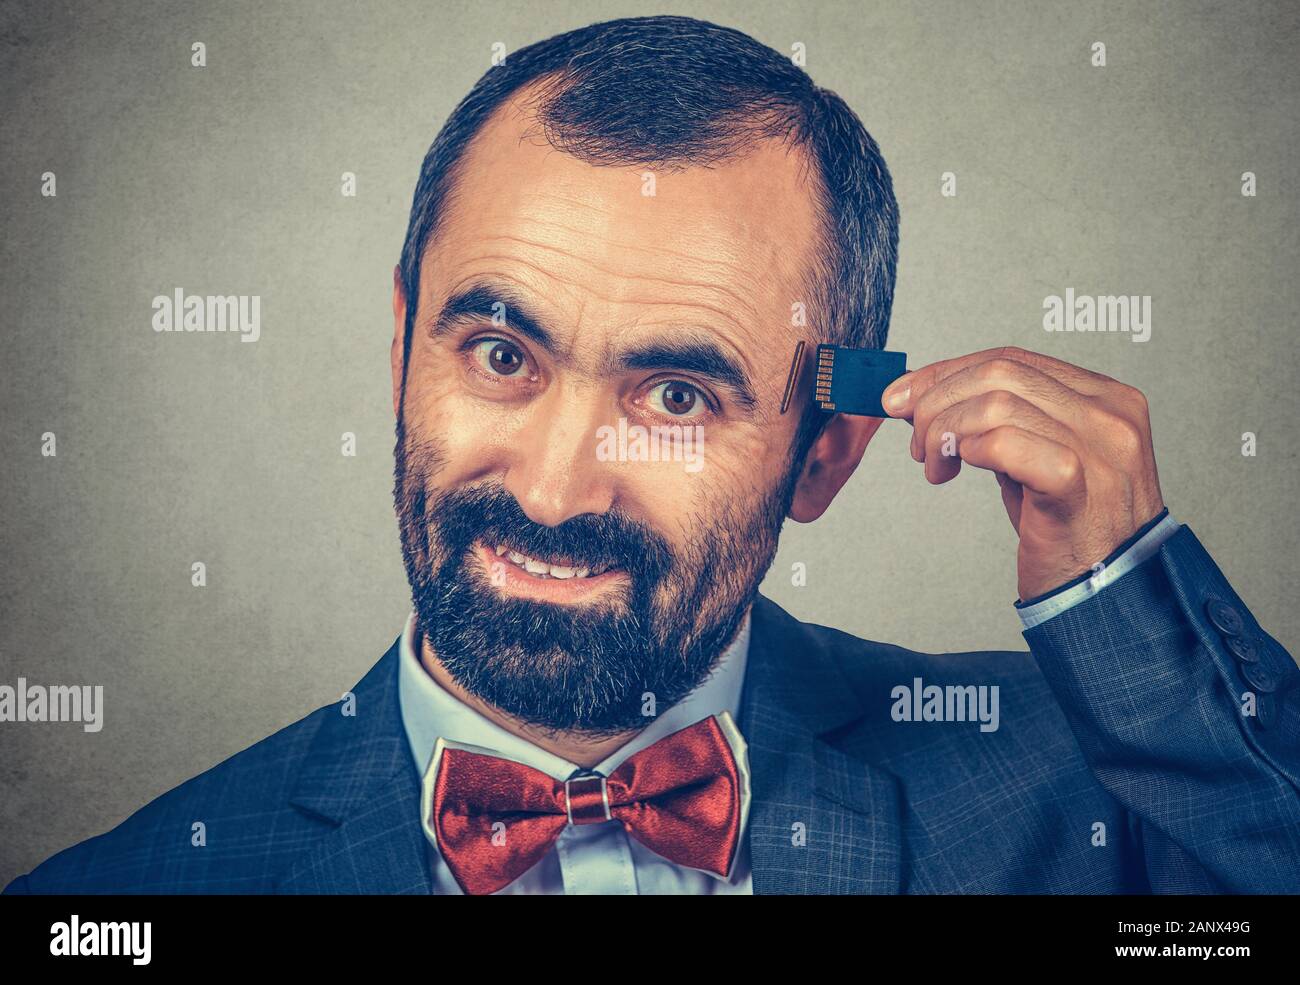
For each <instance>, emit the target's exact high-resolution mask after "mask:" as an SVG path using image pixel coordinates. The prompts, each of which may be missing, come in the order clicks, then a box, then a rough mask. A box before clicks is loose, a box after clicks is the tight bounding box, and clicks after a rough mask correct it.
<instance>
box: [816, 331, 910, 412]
mask: <svg viewBox="0 0 1300 985" xmlns="http://www.w3.org/2000/svg"><path fill="white" fill-rule="evenodd" d="M906 372H907V353H905V352H886V351H885V350H883V349H845V348H843V347H842V346H838V345H819V346H817V378H816V389H815V391H814V393H813V399H814V400H816V401H817V404H818V406H820V407H821V409H822V410H824V411H830V412H832V413H837V414H860V415H863V416H866V417H888V416H889V415H888V414H886V413H885V408H884V407H882V406H881V404H880V398H881V397H882V396H883V395H884V393H885V388H886V387H888V386H889V384H891V383H893V382H894V380H896V379H898V378H899V377H900V376H902V375H903V374H904V373H906Z"/></svg>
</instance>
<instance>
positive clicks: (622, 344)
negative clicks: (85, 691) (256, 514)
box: [7, 17, 1300, 894]
mask: <svg viewBox="0 0 1300 985" xmlns="http://www.w3.org/2000/svg"><path fill="white" fill-rule="evenodd" d="M897 222H898V214H897V206H896V203H895V200H894V196H893V192H892V188H891V183H890V178H889V173H888V170H887V169H886V167H885V164H884V161H883V160H882V159H881V157H880V154H879V151H878V149H877V147H876V145H875V143H874V141H873V140H872V139H871V137H870V136H869V135H868V134H867V133H866V131H865V130H864V129H863V128H862V125H861V123H860V122H859V121H858V120H857V118H856V117H855V116H854V115H853V114H852V113H851V112H850V111H849V110H848V108H847V107H846V106H845V105H844V104H843V102H842V101H841V100H839V99H838V97H836V96H835V95H834V94H832V93H830V92H827V91H825V90H820V89H817V88H816V87H815V86H813V84H812V83H811V82H810V80H809V79H808V78H807V76H806V75H805V74H804V73H803V72H802V71H800V70H799V69H797V68H796V67H794V66H793V65H791V64H790V62H789V61H788V60H787V59H784V58H782V57H781V56H780V55H778V54H777V53H775V52H773V51H771V50H769V49H767V48H765V47H763V46H761V45H759V44H757V43H756V42H754V41H753V40H752V39H750V38H748V37H746V36H745V35H743V34H740V33H739V32H735V31H732V30H729V29H724V28H720V27H717V26H715V25H711V24H707V23H704V22H700V21H695V20H690V19H686V18H677V17H652V18H635V19H630V20H622V21H613V22H609V23H606V24H598V25H594V26H592V27H588V28H585V29H582V30H578V31H573V32H570V33H568V34H565V35H561V36H559V37H555V38H551V39H548V40H545V41H542V42H539V43H538V44H535V45H532V46H530V47H528V48H525V49H523V50H521V51H519V52H515V53H511V54H510V55H509V56H508V58H507V60H506V62H505V63H504V64H502V65H500V66H497V67H494V68H492V69H491V70H490V71H488V73H487V74H486V75H485V76H484V77H483V79H481V80H480V81H479V83H478V84H477V85H476V86H475V88H474V90H473V91H472V92H471V94H470V95H469V96H468V97H467V98H466V99H465V100H464V101H463V102H462V103H461V104H460V105H459V106H458V107H457V109H456V111H455V113H454V114H453V115H452V116H451V118H450V119H449V120H448V121H447V123H446V125H445V126H444V127H443V130H442V132H441V133H440V134H439V136H438V138H437V140H436V141H435V142H434V144H433V146H432V148H431V149H430V152H429V154H428V156H427V157H426V159H425V162H424V167H423V169H422V172H421V175H420V180H419V184H418V186H417V189H416V193H415V200H414V204H413V207H412V211H411V219H410V226H409V229H408V234H407V240H406V244H405V247H404V249H403V251H402V256H401V263H400V264H399V266H398V267H397V269H396V271H395V273H394V291H393V311H394V326H395V331H394V337H393V342H392V350H391V351H392V375H393V409H394V412H395V414H396V419H397V447H396V469H395V473H396V483H395V501H396V507H397V514H398V518H399V524H400V529H401V537H402V546H403V553H404V557H405V563H406V570H407V574H408V577H409V580H410V583H411V588H412V596H413V600H414V607H413V612H412V613H411V616H410V618H409V619H408V621H407V623H406V625H405V627H404V629H403V631H402V634H401V636H400V637H399V638H398V640H397V641H396V642H395V643H394V645H393V646H392V647H391V648H390V649H389V651H388V652H387V653H386V654H385V655H384V656H383V658H382V659H381V660H380V661H379V662H378V663H377V664H376V665H375V666H374V667H373V668H372V669H371V671H370V672H369V673H368V674H367V675H366V676H365V677H364V678H363V679H362V680H361V681H360V682H359V683H358V684H357V685H356V686H355V687H354V688H353V689H352V691H350V692H349V693H348V694H346V695H345V696H344V700H343V701H341V702H340V703H339V704H338V705H330V706H327V707H324V708H321V709H318V710H317V711H316V712H314V713H313V714H311V715H309V716H307V717H306V718H304V719H302V720H301V721H299V722H296V723H294V724H293V725H290V726H289V727H287V728H285V729H283V730H282V731H280V732H278V733H276V734H275V735H272V736H270V737H269V738H267V739H265V740H263V741H262V742H259V743H257V744H255V745H253V746H251V747H250V748H248V749H246V750H244V751H243V752H241V753H239V754H237V755H235V756H233V757H231V758H230V759H228V760H227V761H225V762H223V763H221V764H219V765H218V766H216V767H214V768H212V769H210V770H208V771H207V772H206V773H203V774H201V775H199V776H197V777H194V778H193V779H191V780H189V781H188V782H186V783H184V784H182V785H181V786H179V787H177V788H176V789H174V790H172V791H170V792H168V793H166V794H164V795H163V796H161V797H159V798H158V799H157V800H155V801H153V802H152V803H150V804H148V805H147V806H145V807H144V808H142V809H141V810H140V811H138V812H137V813H135V814H133V815H132V816H131V817H130V818H128V819H127V820H126V821H124V822H123V823H122V824H120V825H119V826H118V827H116V828H114V829H113V830H111V831H109V832H107V833H105V834H102V835H100V836H98V837H96V838H91V839H89V840H88V841H85V842H83V843H81V844H79V845H76V846H73V847H72V848H69V849H67V850H66V851H64V852H61V853H59V854H58V855H56V856H54V857H53V858H51V859H49V860H47V861H46V862H45V863H43V864H42V865H40V866H38V867H37V868H36V869H35V870H34V871H33V872H31V873H30V874H28V875H26V876H22V877H20V878H19V879H17V880H15V882H13V883H12V884H11V885H10V886H9V888H8V890H7V891H8V892H29V893H46V892H174V893H181V892H247V893H269V892H278V893H302V892H308V893H320V892H326V893H336V892H337V893H357V892H364V893H430V892H433V893H451V894H454V893H462V892H466V893H492V892H500V893H560V892H564V893H592V892H595V893H629V892H632V893H636V892H639V893H740V894H745V893H779V892H799V893H803V892H830V893H867V892H871V893H899V892H910V893H950V892H1012V893H1014V892H1067V893H1098V892H1148V891H1154V892H1257V891H1292V892H1294V891H1297V890H1300V790H1298V789H1297V788H1298V787H1300V700H1298V699H1297V690H1296V688H1295V687H1294V685H1295V684H1296V681H1297V678H1298V677H1300V672H1297V668H1296V666H1295V664H1294V662H1293V661H1292V659H1291V658H1290V656H1289V654H1287V652H1286V651H1285V650H1284V649H1283V648H1282V647H1281V646H1280V645H1279V644H1278V643H1277V642H1276V641H1275V640H1273V639H1272V638H1271V637H1270V636H1268V634H1266V633H1265V632H1264V631H1263V630H1262V629H1261V628H1260V626H1259V625H1258V624H1257V623H1256V622H1255V620H1254V618H1253V617H1252V616H1251V614H1250V612H1249V610H1248V609H1247V608H1246V606H1245V604H1244V603H1243V602H1242V601H1241V599H1240V598H1238V597H1237V595H1236V594H1235V592H1234V591H1233V590H1232V588H1231V586H1230V585H1229V584H1228V582H1227V581H1226V580H1225V578H1224V577H1223V575H1222V574H1221V572H1220V571H1219V569H1218V567H1217V566H1216V565H1215V563H1214V561H1213V560H1212V559H1211V558H1210V557H1209V555H1208V554H1207V553H1206V552H1205V550H1204V549H1203V548H1202V547H1201V545H1200V543H1199V542H1198V541H1197V539H1196V538H1195V536H1193V534H1192V532H1191V531H1190V530H1189V529H1188V528H1187V527H1185V526H1179V525H1178V524H1177V523H1176V522H1175V520H1174V519H1173V518H1172V517H1171V516H1170V515H1169V514H1168V511H1167V510H1166V509H1165V506H1164V502H1163V499H1162V494H1161V490H1160V486H1159V482H1158V479H1157V473H1156V466H1155V461H1154V456H1153V451H1152V442H1151V435H1150V428H1149V419H1148V414H1147V408H1146V403H1145V400H1144V399H1143V397H1142V395H1141V394H1140V393H1139V392H1138V391H1137V390H1135V389H1133V388H1131V387H1129V386H1126V385H1124V384H1121V383H1119V382H1117V381H1115V380H1112V379H1110V378H1108V377H1104V376H1100V375H1098V374H1096V373H1092V372H1089V371H1087V370H1085V369H1081V368H1079V367H1077V366H1073V365H1069V364H1067V363H1064V362H1061V361H1059V360H1056V359H1052V358H1049V357H1046V356H1041V355H1037V354H1034V353H1031V352H1025V351H1022V350H1019V349H1003V350H996V351H989V352H978V353H974V354H970V355H965V356H961V357H959V358H954V359H949V360H944V361H942V362H938V363H935V364H932V365H929V366H925V367H922V368H920V369H917V370H916V371H914V372H912V373H909V374H907V375H906V376H904V377H902V378H901V379H899V380H898V381H896V382H895V383H894V384H893V385H892V386H891V388H890V389H889V391H887V393H886V395H885V401H884V406H885V409H886V410H887V411H888V412H889V413H890V415H891V416H893V417H895V418H898V419H901V420H905V421H908V422H910V424H911V427H912V429H913V437H912V454H913V457H914V458H915V459H916V460H917V462H919V463H923V468H924V474H925V477H926V479H927V480H928V481H930V482H931V483H940V482H946V481H948V480H950V479H952V478H953V477H954V476H955V475H956V474H957V472H958V470H959V469H960V467H961V465H962V464H963V463H964V464H966V465H969V466H972V467H975V468H979V469H987V470H990V471H992V472H994V473H995V475H996V476H997V478H998V482H999V485H1000V487H1001V494H1002V499H1003V503H1004V505H1005V507H1006V510H1007V513H1008V516H1009V517H1010V520H1011V522H1012V524H1013V526H1014V527H1015V529H1016V532H1017V534H1018V536H1019V541H1020V546H1019V552H1018V556H1017V561H1016V563H1017V570H1018V577H1019V594H1020V600H1021V601H1020V602H1019V603H1018V608H1019V612H1020V615H1021V617H1022V618H1023V619H1024V623H1025V637H1026V639H1027V641H1028V643H1029V647H1030V652H1029V653H1017V652H971V653H963V654H950V655H939V656H936V655H929V654H921V653H914V652H911V651H908V650H904V649H901V648H899V647H896V646H889V645H883V644H878V643H870V642H866V641H863V640H858V639H856V638H854V637H851V636H848V635H846V634H844V633H841V632H838V631H836V630H833V629H828V628H823V627H819V626H812V625H807V624H804V623H800V622H798V621H796V620H795V619H793V618H791V617H790V616H789V615H787V614H786V613H785V612H783V611H782V610H781V609H779V608H778V607H777V606H776V605H775V604H774V603H772V602H771V601H770V600H768V599H766V598H765V597H763V596H762V595H760V594H758V586H759V584H760V582H761V580H762V578H763V576H764V574H765V572H766V571H767V569H768V567H769V565H770V564H771V561H772V559H773V557H774V554H775V551H776V547H777V539H778V535H779V532H780V529H781V525H782V523H783V521H784V518H785V517H787V516H788V517H792V518H793V519H795V520H797V521H799V522H802V523H807V522H811V521H813V520H815V519H817V518H818V517H819V516H820V515H821V514H822V513H823V512H824V511H825V510H826V509H827V507H828V506H829V504H830V502H831V500H832V499H833V498H834V496H835V495H836V493H837V492H838V491H839V490H840V489H841V488H842V487H843V485H844V483H845V482H846V481H847V480H848V478H849V476H850V475H851V474H852V473H853V471H854V469H855V468H856V467H857V466H858V463H859V461H860V460H861V459H862V456H863V454H864V451H865V449H866V446H867V444H868V442H869V441H870V439H871V438H872V436H873V435H874V434H875V433H876V430H877V429H878V428H879V426H880V425H881V423H882V420H883V419H882V418H879V417H855V416H849V415H845V414H826V413H823V412H822V411H821V410H819V409H817V407H816V405H815V404H814V403H813V402H812V400H811V395H810V390H811V382H810V380H809V379H808V376H807V374H803V376H802V377H800V379H799V380H798V385H797V388H796V391H795V404H794V405H795V406H796V407H797V408H799V409H798V410H797V412H796V413H791V414H786V415H783V414H782V413H781V411H780V405H781V402H782V394H783V388H784V384H785V381H786V376H787V372H788V370H789V365H790V357H791V353H792V352H793V346H794V342H795V341H796V340H805V341H810V342H833V343H835V344H838V345H842V346H847V347H856V348H876V349H879V348H883V347H884V344H885V338H886V329H887V326H888V320H889V311H890V306H891V303H892V294H893V284H894V270H895V258H896V244H897ZM805 317H806V321H805V320H804V318H805ZM636 428H640V429H642V430H639V431H636V430H633V429H636ZM616 434H617V435H621V436H623V437H620V438H619V440H618V441H613V440H611V436H612V435H616ZM629 434H632V435H637V436H639V437H638V438H637V439H636V440H634V441H631V442H629V441H627V440H625V438H626V436H627V435H629ZM647 435H649V436H652V437H654V438H655V439H656V440H658V441H659V444H657V445H655V450H656V451H657V452H662V454H653V455H650V454H644V453H643V452H645V451H647V450H649V447H650V446H649V445H648V444H645V443H644V441H642V444H640V445H637V440H642V439H644V438H645V436H647ZM702 439H703V440H704V443H703V444H702V445H701V444H699V442H700V440H702ZM688 444H689V447H687V446H688ZM633 447H637V448H638V449H639V450H638V451H636V452H633V451H631V449H632V448H633ZM693 454H698V457H697V459H696V461H697V462H698V464H699V465H700V467H698V468H695V469H691V468H686V467H683V461H684V460H689V459H690V457H691V455H693ZM967 712H969V714H966V713H967ZM954 714H956V716H957V717H959V718H964V719H965V721H958V722H953V721H951V720H950V719H951V718H952V717H953V715H954ZM914 718H915V719H919V720H920V721H921V722H935V724H931V725H924V724H917V723H916V722H915V721H913V719H914ZM198 822H201V824H202V826H203V831H204V838H203V839H201V841H202V844H197V843H196V838H195V836H194V831H195V825H196V823H198Z"/></svg>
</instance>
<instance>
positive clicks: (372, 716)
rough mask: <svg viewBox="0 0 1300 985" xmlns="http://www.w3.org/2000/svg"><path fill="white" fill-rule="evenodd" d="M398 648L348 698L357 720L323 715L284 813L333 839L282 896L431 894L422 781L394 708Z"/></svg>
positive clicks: (293, 873) (286, 883)
mask: <svg viewBox="0 0 1300 985" xmlns="http://www.w3.org/2000/svg"><path fill="white" fill-rule="evenodd" d="M398 652H399V651H398V644H397V642H394V644H393V645H392V647H390V648H389V650H388V652H387V653H385V654H384V656H383V657H382V658H381V659H380V660H379V662H378V663H376V664H375V666H374V667H373V668H371V670H370V672H369V673H368V674H366V676H365V677H364V678H362V680H361V681H360V682H359V683H358V684H357V686H356V687H355V688H354V689H353V692H352V693H353V694H354V695H355V696H356V703H355V712H356V714H355V715H345V714H343V710H344V707H343V705H342V704H340V705H339V706H337V707H335V708H327V709H325V710H324V711H323V712H321V714H322V716H323V717H322V721H321V725H320V729H319V731H317V733H316V736H315V738H314V739H313V740H312V744H311V747H310V749H309V750H308V752H307V756H306V758H305V760H304V763H303V767H302V770H301V771H300V772H299V775H298V780H297V783H296V784H295V786H294V790H293V793H292V795H291V797H290V803H291V804H292V805H293V806H294V807H295V808H296V809H298V810H299V811H302V812H304V813H306V814H308V815H310V816H312V817H314V818H316V819H318V820H320V821H322V822H323V823H325V824H327V825H329V827H330V829H329V830H328V831H326V832H325V834H324V835H323V836H322V837H321V838H320V839H319V840H317V841H316V842H314V843H313V844H312V845H311V847H310V848H309V849H308V850H307V852H306V853H305V854H304V855H303V856H302V857H301V858H300V859H298V861H297V862H296V863H295V864H294V866H293V867H292V868H291V869H290V870H289V872H288V873H287V874H286V875H285V877H284V878H283V879H281V880H280V882H279V883H278V884H277V886H276V892H280V893H317V894H322V893H375V894H381V893H382V894H391V893H425V894H427V893H430V892H432V889H433V887H432V880H431V877H430V871H429V859H428V855H427V846H426V844H425V840H424V832H423V831H422V830H421V828H420V777H419V776H418V774H417V773H416V770H415V763H414V761H413V760H412V758H411V752H410V747H409V746H408V744H407V740H406V732H405V729H404V728H403V726H402V715H401V708H400V705H399V703H398V699H397V669H398Z"/></svg>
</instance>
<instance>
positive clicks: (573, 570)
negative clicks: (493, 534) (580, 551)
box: [493, 544, 609, 578]
mask: <svg viewBox="0 0 1300 985" xmlns="http://www.w3.org/2000/svg"><path fill="white" fill-rule="evenodd" d="M493 550H494V551H495V553H496V556H497V557H501V556H502V555H505V556H506V557H507V558H509V559H510V561H511V562H512V563H514V564H517V565H518V566H519V567H521V568H523V569H524V570H525V571H527V572H528V573H529V574H533V575H538V576H540V577H542V578H587V577H589V576H590V575H592V574H600V573H601V572H602V571H605V570H607V569H608V567H609V566H608V565H603V566H600V567H596V568H591V567H581V568H578V567H571V566H569V565H563V564H547V563H546V562H545V561H539V560H537V558H533V557H529V556H528V555H527V554H520V553H519V552H518V551H512V550H511V549H510V548H508V547H506V545H505V544H498V545H497V546H496V547H494V548H493Z"/></svg>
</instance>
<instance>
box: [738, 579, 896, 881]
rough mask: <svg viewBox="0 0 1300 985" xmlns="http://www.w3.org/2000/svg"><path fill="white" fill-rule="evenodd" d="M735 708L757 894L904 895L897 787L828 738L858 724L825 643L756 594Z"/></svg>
mask: <svg viewBox="0 0 1300 985" xmlns="http://www.w3.org/2000/svg"><path fill="white" fill-rule="evenodd" d="M752 618H753V630H752V635H751V638H750V653H749V659H748V662H747V670H746V680H745V692H744V696H743V698H742V701H741V707H742V712H741V714H742V718H741V721H740V723H739V724H740V730H741V733H742V734H743V735H744V736H745V740H746V742H747V743H748V744H749V756H750V772H751V801H750V820H749V834H748V838H749V852H750V866H751V870H752V873H753V888H754V893H755V894H766V893H808V894H811V893H898V892H900V891H902V886H901V871H902V858H901V856H902V844H903V842H902V823H901V814H900V811H901V804H902V797H901V794H900V791H899V788H898V784H897V780H896V779H895V778H894V777H893V776H892V775H890V774H889V773H887V772H885V771H884V770H882V769H879V768H876V767H873V766H871V765H870V764H869V763H867V762H864V761H862V760H860V759H858V758H855V757H853V756H849V755H846V754H845V753H844V752H842V751H840V750H839V749H838V748H836V747H835V746H834V745H833V744H832V743H831V741H829V739H830V738H832V737H831V736H830V733H832V732H834V730H836V729H837V728H840V727H842V726H844V725H847V724H849V723H850V722H852V721H854V720H856V719H858V718H861V717H862V713H863V712H862V708H861V707H860V705H859V703H858V701H857V699H856V698H855V697H854V690H853V688H852V686H851V682H850V681H849V680H848V679H847V677H846V676H845V675H844V672H843V671H842V670H840V668H839V666H838V664H837V662H836V659H835V656H834V654H833V653H831V652H830V651H829V649H828V648H827V645H826V643H824V642H823V640H822V639H821V638H819V637H818V636H816V635H814V634H813V633H812V632H811V631H810V630H809V629H808V627H806V626H804V625H803V624H802V623H800V622H798V621H797V620H795V619H794V618H792V617H791V616H790V615H789V614H788V613H786V612H785V611H784V610H782V609H781V608H780V607H779V606H777V605H776V603H774V602H772V601H771V600H770V599H768V598H766V597H765V596H763V595H759V596H758V598H757V599H756V601H755V603H754V608H753V611H752Z"/></svg>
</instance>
